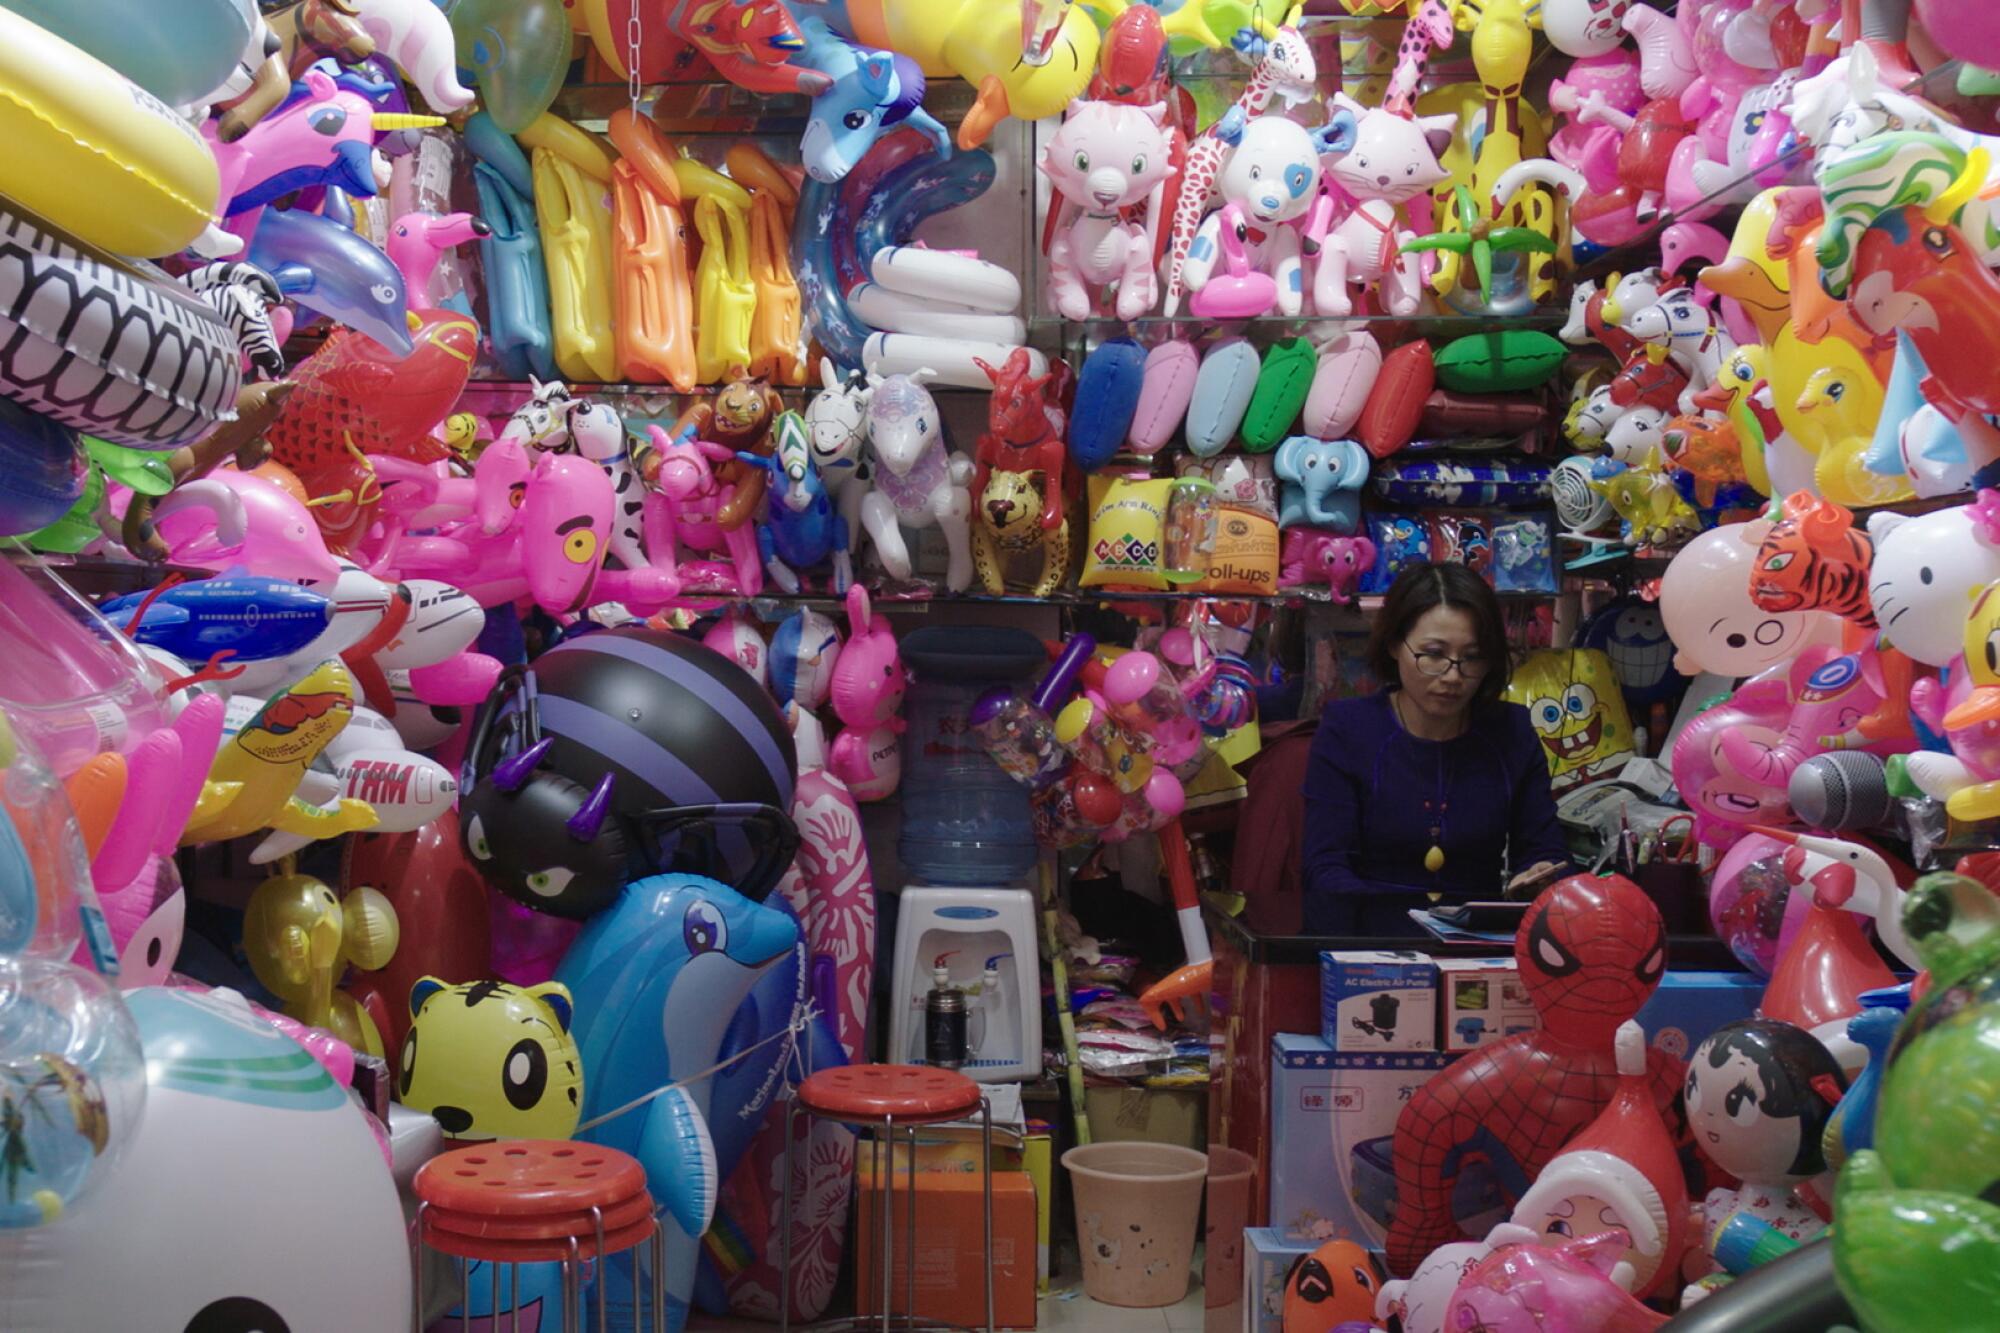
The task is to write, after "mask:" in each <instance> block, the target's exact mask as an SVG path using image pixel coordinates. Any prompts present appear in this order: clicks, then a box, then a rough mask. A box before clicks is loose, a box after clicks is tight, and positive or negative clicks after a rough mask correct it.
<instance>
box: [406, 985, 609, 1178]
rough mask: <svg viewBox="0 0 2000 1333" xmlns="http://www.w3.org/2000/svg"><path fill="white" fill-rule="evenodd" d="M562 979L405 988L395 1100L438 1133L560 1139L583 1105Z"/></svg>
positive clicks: (474, 1137)
mask: <svg viewBox="0 0 2000 1333" xmlns="http://www.w3.org/2000/svg"><path fill="white" fill-rule="evenodd" d="M570 1012H571V1004H570V996H569V988H568V987H567V986H564V985H562V984H560V983H558V982H553V981H551V982H546V983H544V984H543V985H540V986H533V987H529V988H527V989H525V990H524V989H522V988H521V987H519V986H510V985H508V984H507V983H506V982H504V981H474V982H468V983H465V984H461V985H457V986H453V985H449V984H447V983H445V982H443V981H440V980H438V979H437V978H436V977H424V978H423V979H421V980H420V981H418V982H417V984H416V985H415V986H413V987H411V988H410V1020H411V1022H410V1035H409V1036H408V1037H406V1038H404V1040H403V1067H402V1070H401V1074H400V1077H399V1079H398V1081H397V1085H396V1086H397V1092H398V1094H399V1100H401V1102H402V1103H403V1105H405V1106H407V1107H409V1108H411V1109H412V1110H416V1111H427V1112H429V1113H430V1115H431V1116H432V1117H433V1118H435V1119H436V1120H437V1122H438V1124H439V1125H441V1126H443V1128H444V1133H445V1137H446V1138H449V1139H465V1140H474V1141H484V1140H487V1139H566V1138H568V1137H569V1136H570V1135H571V1134H573V1133H575V1132H576V1122H577V1118H578V1116H579V1115H580V1114H581V1113H582V1109H583V1057H582V1055H581V1053H580V1052H578V1050H577V1046H576V1039H575V1038H574V1037H572V1036H571V1035H570Z"/></svg>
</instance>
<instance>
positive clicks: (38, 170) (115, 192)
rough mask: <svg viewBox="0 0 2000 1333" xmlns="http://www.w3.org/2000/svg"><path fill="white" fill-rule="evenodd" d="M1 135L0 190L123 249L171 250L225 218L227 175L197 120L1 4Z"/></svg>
mask: <svg viewBox="0 0 2000 1333" xmlns="http://www.w3.org/2000/svg"><path fill="white" fill-rule="evenodd" d="M107 21H108V20H107ZM0 143H5V144H6V145H7V148H6V151H5V152H4V153H0V196H4V197H6V198H8V199H11V200H13V201H14V202H15V203H17V204H20V205H21V206H22V207H24V208H26V209H28V210H29V211H31V212H33V213H36V214H39V215H40V216H41V217H42V218H44V219H45V220H47V221H49V222H51V223H53V224H55V225H56V226H57V227H60V228H61V229H62V230H64V231H66V232H68V233H69V234H70V235H72V236H74V237H76V238H77V239H78V240H80V241H85V242H88V243H89V244H91V245H95V246H99V247H101V248H103V249H105V250H109V251H111V252H112V253H114V254H121V255H136V256H138V257H140V258H142V259H157V258H158V257H160V256H161V255H170V254H172V253H174V252H175V251H176V250H179V249H182V248H183V247H185V246H186V245H187V244H188V242H190V241H192V240H194V238H195V237H197V236H199V235H201V233H202V231H203V230H204V229H205V228H207V226H208V225H209V223H210V221H211V220H213V218H214V215H215V210H216V207H217V204H218V200H217V198H216V195H217V192H218V191H219V190H220V189H221V178H220V177H219V176H218V175H217V172H216V167H215V155H214V154H213V153H211V152H210V151H209V147H208V145H207V144H206V143H204V142H203V141H202V137H201V136H200V135H199V134H197V133H196V132H195V130H194V127H193V126H192V125H190V124H188V122H187V121H186V120H185V119H183V118H182V117H180V116H179V115H177V114H175V112H174V110H173V108H171V107H169V106H166V105H165V104H164V103H162V102H161V101H160V100H159V99H158V98H156V97H154V96H153V95H152V94H151V93H148V92H146V91H145V90H144V89H142V88H140V87H139V85H137V84H135V83H133V82H131V81H130V80H129V79H127V78H126V77H125V76H124V75H122V74H120V73H118V71H116V70H114V69H112V68H111V66H109V65H107V64H105V63H104V62H103V61H101V60H99V59H97V58H96V57H95V56H91V55H87V54H85V53H84V52H82V51H80V50H78V49H77V48H76V47H74V46H71V45H70V44H69V43H68V42H66V41H64V40H63V39H62V38H60V37H57V36H56V35H55V34H53V33H50V32H46V31H44V30H43V29H42V28H40V27H37V26H36V25H35V24H33V23H30V22H29V21H28V20H26V19H24V18H22V17H21V16H20V15H19V14H16V13H14V12H13V11H12V10H9V9H0Z"/></svg>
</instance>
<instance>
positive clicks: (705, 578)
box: [646, 426, 764, 597]
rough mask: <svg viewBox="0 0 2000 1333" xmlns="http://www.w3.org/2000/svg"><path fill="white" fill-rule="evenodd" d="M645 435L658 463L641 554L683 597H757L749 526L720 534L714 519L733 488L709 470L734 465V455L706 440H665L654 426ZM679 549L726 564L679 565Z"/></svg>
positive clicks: (759, 576)
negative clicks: (647, 556)
mask: <svg viewBox="0 0 2000 1333" xmlns="http://www.w3.org/2000/svg"><path fill="white" fill-rule="evenodd" d="M646 433H647V434H648V435H649V436H651V437H652V441H653V447H654V449H655V450H657V451H658V452H657V454H656V455H655V457H656V459H657V460H658V463H659V469H658V471H657V472H656V473H654V475H653V478H652V484H653V487H654V490H655V492H656V493H655V494H654V495H653V496H650V497H648V499H647V501H646V550H647V551H648V552H649V553H650V554H651V556H652V559H653V563H654V565H655V566H656V567H658V568H660V569H662V570H664V571H666V572H668V573H669V574H670V575H672V576H673V577H674V578H676V579H677V581H678V582H679V584H680V586H681V588H682V590H683V591H686V592H720V593H727V594H730V595H732V596H742V597H755V596H757V594H759V593H761V592H762V591H763V590H764V566H763V563H762V562H761V561H760V559H759V558H758V554H757V532H756V527H755V525H754V524H750V523H743V524H739V525H738V526H736V527H734V528H725V527H723V526H722V524H721V523H720V522H719V521H718V517H717V516H718V515H719V514H720V513H721V511H722V508H723V506H724V505H726V504H728V502H729V500H730V498H731V497H732V496H734V495H735V493H736V487H735V485H734V484H733V483H728V482H724V481H722V480H721V479H720V478H718V477H717V476H716V474H715V472H714V471H713V470H712V469H711V467H710V464H711V463H717V462H722V461H724V460H731V459H734V458H735V457H736V452H735V450H733V449H730V448H727V447H726V446H724V445H720V444H716V443H714V442H712V441H709V440H696V439H692V438H682V439H678V440H670V439H668V438H667V433H666V432H665V431H664V430H662V429H660V428H659V427H658V426H647V427H646ZM683 547H685V548H686V549H687V550H688V551H692V552H697V553H701V552H717V553H721V554H724V555H726V556H727V557H728V558H727V560H726V561H723V560H714V559H703V558H696V559H692V560H681V559H679V553H680V551H681V549H682V548H683Z"/></svg>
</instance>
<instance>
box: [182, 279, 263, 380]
mask: <svg viewBox="0 0 2000 1333" xmlns="http://www.w3.org/2000/svg"><path fill="white" fill-rule="evenodd" d="M181 282H182V284H183V285H184V286H186V287H187V289H188V290H189V291H191V292H194V293H195V294H196V295H197V296H200V297H201V298H202V299H203V300H205V301H207V302H208V303H209V304H210V305H212V306H214V307H215V310H216V313H217V314H219V315H221V316H222V320H223V322H224V323H225V324H227V325H228V326H229V331H230V333H231V334H233V335H234V336H235V338H236V346H237V348H238V349H239V350H241V351H242V353H243V355H244V356H245V357H247V358H248V359H249V361H250V366H251V368H252V369H253V370H255V371H256V372H257V375H258V377H259V378H261V379H271V380H274V379H277V378H278V377H279V376H280V375H283V374H284V373H285V357H284V353H283V352H282V351H280V350H279V348H278V338H277V334H276V333H275V332H274V331H273V330H272V328H271V310H270V307H272V306H274V305H277V304H278V303H279V302H281V301H283V300H284V299H285V294H284V293H283V292H281V291H279V290H278V284H277V281H276V280H275V279H274V278H272V277H271V275H270V274H268V273H266V272H265V271H264V270H263V269H261V268H258V267H257V266H256V265H255V264H246V263H243V262H242V261H241V260H234V261H221V262H217V263H213V264H203V265H202V266H201V267H200V268H197V269H194V270H192V271H190V272H188V273H187V274H185V275H183V276H182V278H181Z"/></svg>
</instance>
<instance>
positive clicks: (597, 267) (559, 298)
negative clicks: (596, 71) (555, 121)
mask: <svg viewBox="0 0 2000 1333" xmlns="http://www.w3.org/2000/svg"><path fill="white" fill-rule="evenodd" d="M544 119H548V117H544ZM571 128H574V127H571ZM578 133H581V131H578ZM522 137H523V139H524V140H525V138H526V136H525V135H524V136H522ZM600 153H601V150H600ZM528 160H529V163H530V165H531V168H532V171H533V174H534V182H535V221H536V222H537V223H538V224H539V225H540V227H541V230H542V262H543V263H544V264H545V265H546V266H547V268H548V274H549V326H550V329H551V331H552V332H553V333H554V334H555V344H556V346H555V356H556V367H557V368H558V369H559V370H561V371H562V373H563V377H564V378H565V379H567V380H569V381H570V382H571V383H590V382H593V381H594V382H600V383H601V382H605V381H609V380H614V379H616V378H617V377H618V348H617V342H616V339H615V338H614V337H613V335H612V331H611V292H612V277H611V205H610V200H609V199H608V198H607V197H606V196H607V194H608V190H607V189H606V186H607V185H608V184H609V182H610V179H611V171H610V169H609V168H610V160H609V158H606V159H605V167H606V170H605V174H604V175H603V176H602V177H598V176H595V175H593V174H591V172H590V171H588V170H587V169H586V168H585V167H584V166H583V165H581V164H579V163H577V162H576V161H573V160H572V159H570V158H568V157H565V156H562V155H561V154H560V153H558V152H557V151H556V150H555V149H553V148H549V147H546V146H541V145H538V146H537V147H536V148H535V149H534V151H533V152H532V153H531V154H529V159H528Z"/></svg>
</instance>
